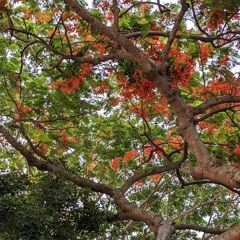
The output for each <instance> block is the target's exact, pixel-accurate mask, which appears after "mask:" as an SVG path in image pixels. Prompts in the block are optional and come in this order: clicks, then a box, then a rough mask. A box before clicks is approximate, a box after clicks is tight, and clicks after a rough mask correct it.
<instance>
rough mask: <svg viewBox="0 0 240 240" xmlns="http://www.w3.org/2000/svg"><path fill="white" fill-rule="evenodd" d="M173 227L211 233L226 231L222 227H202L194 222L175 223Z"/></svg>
mask: <svg viewBox="0 0 240 240" xmlns="http://www.w3.org/2000/svg"><path fill="white" fill-rule="evenodd" d="M174 227H175V229H178V230H185V229H189V230H195V231H199V232H205V233H211V234H222V233H224V232H225V231H226V230H224V229H218V228H208V227H202V226H198V225H195V224H176V225H174Z"/></svg>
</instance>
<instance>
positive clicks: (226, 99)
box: [194, 96, 240, 115]
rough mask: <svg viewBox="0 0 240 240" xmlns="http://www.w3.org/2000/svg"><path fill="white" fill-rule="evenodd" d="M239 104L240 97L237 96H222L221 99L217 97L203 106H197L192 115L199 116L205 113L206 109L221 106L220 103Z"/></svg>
mask: <svg viewBox="0 0 240 240" xmlns="http://www.w3.org/2000/svg"><path fill="white" fill-rule="evenodd" d="M237 102H238V103H239V102H240V97H239V96H223V97H217V98H214V99H210V100H208V101H206V102H204V103H203V104H201V105H199V106H198V107H196V108H195V109H194V115H198V114H201V113H203V112H205V111H206V110H207V109H209V108H211V107H214V106H216V105H219V104H222V103H237Z"/></svg>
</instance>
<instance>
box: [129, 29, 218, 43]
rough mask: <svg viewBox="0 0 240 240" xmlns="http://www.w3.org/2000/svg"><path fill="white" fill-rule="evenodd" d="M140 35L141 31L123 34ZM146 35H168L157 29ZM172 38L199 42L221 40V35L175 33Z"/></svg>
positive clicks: (133, 36) (134, 36)
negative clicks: (206, 35)
mask: <svg viewBox="0 0 240 240" xmlns="http://www.w3.org/2000/svg"><path fill="white" fill-rule="evenodd" d="M141 36H142V32H131V33H127V34H125V37H126V38H128V39H129V38H136V37H141ZM147 36H161V37H167V38H168V37H169V33H165V32H159V31H149V32H148V34H147ZM174 38H177V39H192V40H195V41H201V42H213V41H214V40H221V39H222V38H221V37H217V36H211V37H205V36H203V35H200V34H198V35H195V34H189V35H183V34H176V35H175V36H174Z"/></svg>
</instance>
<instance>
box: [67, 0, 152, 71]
mask: <svg viewBox="0 0 240 240" xmlns="http://www.w3.org/2000/svg"><path fill="white" fill-rule="evenodd" d="M64 2H65V3H66V4H67V5H68V6H69V7H70V8H72V10H73V11H74V12H75V13H76V14H78V15H79V16H80V17H81V18H82V19H84V20H85V21H86V22H88V23H89V24H90V25H91V26H93V27H94V28H95V29H96V30H98V31H99V32H100V33H102V34H104V35H105V36H107V37H108V38H110V39H111V40H113V41H114V42H116V43H118V44H119V45H120V46H121V47H122V48H124V49H125V50H126V51H128V52H129V53H131V54H132V56H133V57H134V58H135V61H137V62H138V63H139V64H140V65H141V66H143V70H144V71H145V72H151V71H152V70H153V68H152V64H151V63H150V61H149V60H148V58H147V57H146V56H145V54H143V53H142V52H141V51H140V50H139V49H138V48H137V47H136V46H134V45H133V44H132V43H131V42H130V41H129V40H128V39H127V38H126V37H125V36H124V35H123V34H121V33H119V32H116V31H113V29H112V28H110V27H107V26H106V25H104V24H103V23H102V22H100V21H99V20H98V19H97V18H95V17H93V16H92V15H91V14H90V13H89V12H88V11H87V10H85V9H84V7H83V6H82V5H81V4H80V3H79V2H78V1H76V0H64Z"/></svg>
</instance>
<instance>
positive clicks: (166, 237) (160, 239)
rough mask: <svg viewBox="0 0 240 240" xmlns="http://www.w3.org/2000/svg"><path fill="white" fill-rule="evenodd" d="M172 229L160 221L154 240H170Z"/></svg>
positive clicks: (165, 222)
mask: <svg viewBox="0 0 240 240" xmlns="http://www.w3.org/2000/svg"><path fill="white" fill-rule="evenodd" d="M173 233H174V228H173V227H172V225H171V224H169V223H168V222H167V221H162V222H161V224H160V226H159V228H158V231H157V238H156V240H171V239H172V235H173Z"/></svg>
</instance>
